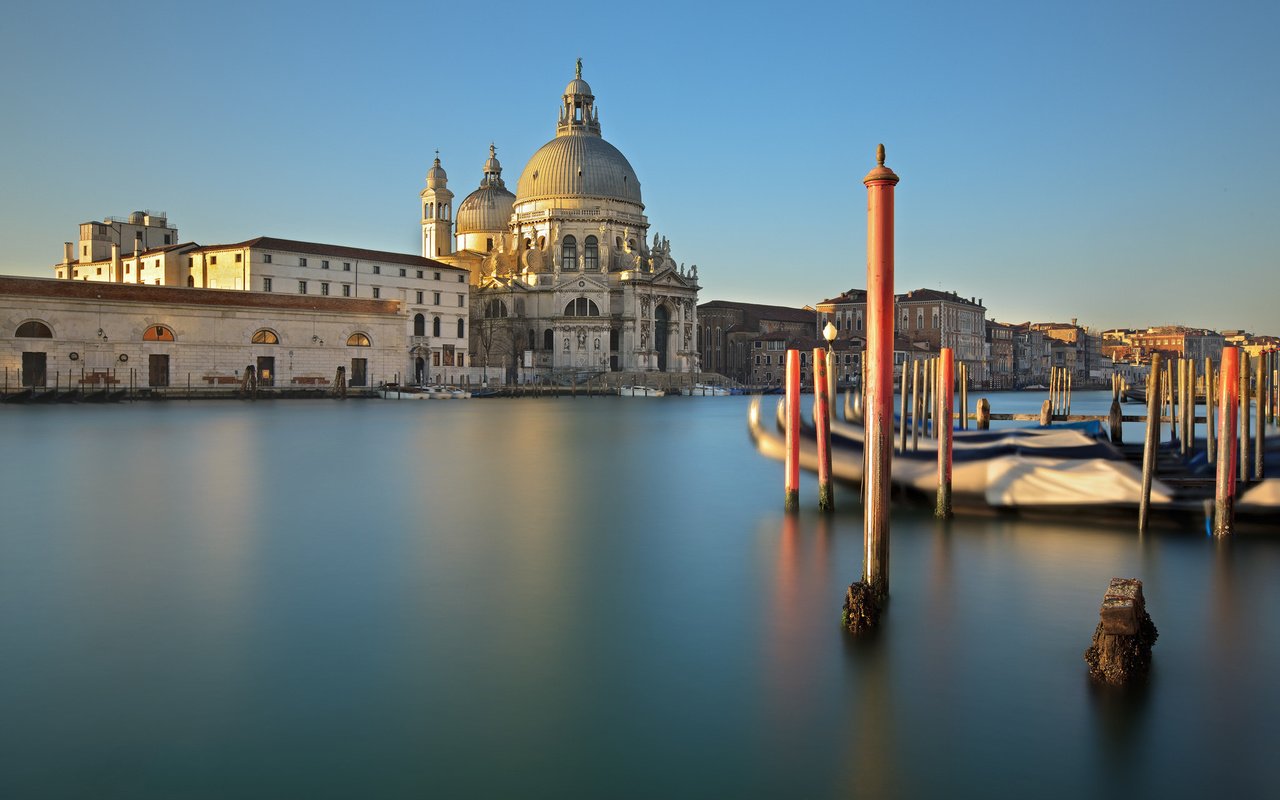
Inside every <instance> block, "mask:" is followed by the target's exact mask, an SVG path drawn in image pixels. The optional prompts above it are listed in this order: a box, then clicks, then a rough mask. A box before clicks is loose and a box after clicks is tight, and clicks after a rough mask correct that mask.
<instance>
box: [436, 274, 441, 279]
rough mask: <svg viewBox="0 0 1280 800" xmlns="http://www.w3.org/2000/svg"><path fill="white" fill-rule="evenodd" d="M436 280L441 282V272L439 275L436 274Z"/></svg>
mask: <svg viewBox="0 0 1280 800" xmlns="http://www.w3.org/2000/svg"><path fill="white" fill-rule="evenodd" d="M436 280H440V273H439V272H437V273H436Z"/></svg>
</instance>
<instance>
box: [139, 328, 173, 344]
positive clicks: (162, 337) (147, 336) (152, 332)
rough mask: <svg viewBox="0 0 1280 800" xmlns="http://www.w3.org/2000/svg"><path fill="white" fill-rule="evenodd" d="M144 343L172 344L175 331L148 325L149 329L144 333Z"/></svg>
mask: <svg viewBox="0 0 1280 800" xmlns="http://www.w3.org/2000/svg"><path fill="white" fill-rule="evenodd" d="M142 341H144V342H172V341H173V331H171V330H169V329H168V328H166V327H165V326H163V325H148V326H147V329H146V330H145V331H143V332H142Z"/></svg>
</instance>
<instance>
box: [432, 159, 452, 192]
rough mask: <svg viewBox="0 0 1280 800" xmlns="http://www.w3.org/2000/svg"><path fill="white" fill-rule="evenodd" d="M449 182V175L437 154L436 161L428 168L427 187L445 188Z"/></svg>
mask: <svg viewBox="0 0 1280 800" xmlns="http://www.w3.org/2000/svg"><path fill="white" fill-rule="evenodd" d="M448 182H449V176H448V174H447V173H445V171H444V167H442V166H440V156H436V163H435V164H433V165H432V167H431V169H429V170H427V188H428V189H443V188H444V187H445V184H447V183H448Z"/></svg>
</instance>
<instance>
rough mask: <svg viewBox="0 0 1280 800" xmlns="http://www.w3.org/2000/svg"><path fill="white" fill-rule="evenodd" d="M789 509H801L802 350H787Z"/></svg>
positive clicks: (787, 472)
mask: <svg viewBox="0 0 1280 800" xmlns="http://www.w3.org/2000/svg"><path fill="white" fill-rule="evenodd" d="M786 483H787V487H786V488H787V500H786V506H785V507H786V510H787V511H799V510H800V351H799V350H788V351H787V469H786Z"/></svg>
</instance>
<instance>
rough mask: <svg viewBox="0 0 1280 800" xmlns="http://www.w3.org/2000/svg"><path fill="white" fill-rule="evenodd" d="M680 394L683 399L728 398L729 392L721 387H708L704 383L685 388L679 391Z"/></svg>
mask: <svg viewBox="0 0 1280 800" xmlns="http://www.w3.org/2000/svg"><path fill="white" fill-rule="evenodd" d="M680 394H682V395H684V396H685V397H728V396H729V395H730V394H731V392H730V391H729V390H728V389H726V388H725V387H723V386H708V385H707V384H705V383H697V384H694V385H693V386H685V387H684V388H682V389H681V390H680Z"/></svg>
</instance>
